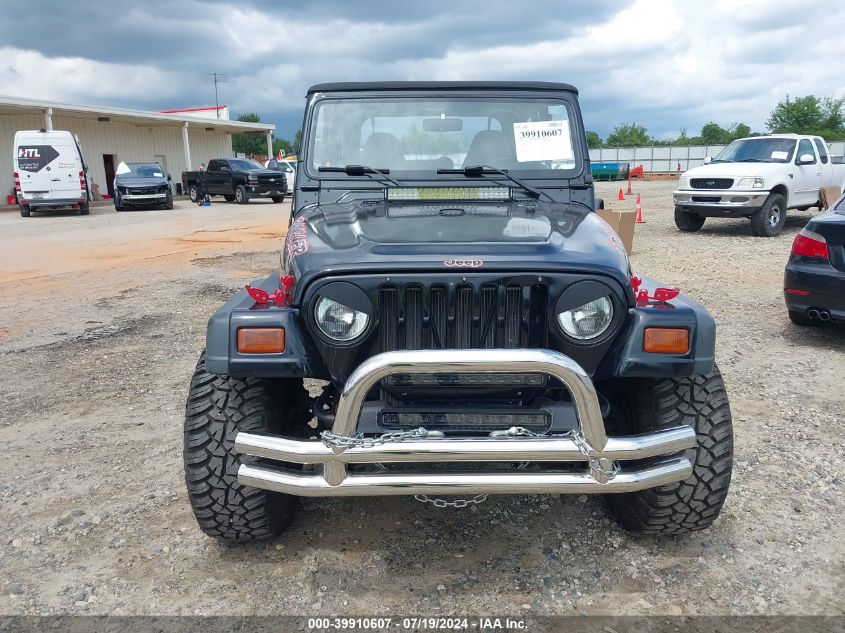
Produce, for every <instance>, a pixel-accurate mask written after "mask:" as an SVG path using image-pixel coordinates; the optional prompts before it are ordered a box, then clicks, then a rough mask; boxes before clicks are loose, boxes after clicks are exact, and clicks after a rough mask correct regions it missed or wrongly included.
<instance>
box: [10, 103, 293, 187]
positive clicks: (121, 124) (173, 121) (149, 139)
mask: <svg viewBox="0 0 845 633" xmlns="http://www.w3.org/2000/svg"><path fill="white" fill-rule="evenodd" d="M211 116H215V114H212V115H211ZM40 129H45V130H69V131H70V132H72V133H74V134H76V135H77V136H78V137H79V141H80V144H81V146H82V151H83V153H84V154H85V160H86V162H87V164H88V177H89V180H90V182H91V183H96V184H97V185H98V186H99V190H100V193H106V192H108V193H109V194H112V193H113V191H112V187H113V184H112V181H113V180H114V170H115V169H116V168H117V166H118V165H119V164H120V162H121V161H126V162H147V161H150V162H158V163H159V164H161V166H162V168H164V169H165V170H166V171H167V172H168V173H170V174H172V176H173V183H174V185H175V184H176V183H178V182H180V179H181V175H182V172H183V171H186V170H191V169H196V168H197V166H198V165H199V164H200V163H208V161H209V160H211V159H212V158H228V157H231V156H232V134H234V133H255V134H265V135H266V136H267V154H268V155H270V154H272V152H273V150H272V144H273V137H272V134H273V130H275V129H276V126H275V125H272V124H267V123H243V122H240V121H228V120H225V119H222V118H221V119H216V118H214V119H212V118H210V117H209V116H208V115H207V114H206V115H205V116H201V115H199V113H198V111H197V110H187V111H180V112H147V111H143V110H126V109H123V108H109V107H100V106H81V105H68V104H65V103H53V102H50V101H40V100H37V99H23V98H19V97H3V96H0V194H2V195H0V200H2V199H3V198H5V196H6V194H8V193H10V192H12V190H13V186H14V178H13V174H14V157H13V156H12V154H13V150H14V139H15V132H17V131H18V130H40Z"/></svg>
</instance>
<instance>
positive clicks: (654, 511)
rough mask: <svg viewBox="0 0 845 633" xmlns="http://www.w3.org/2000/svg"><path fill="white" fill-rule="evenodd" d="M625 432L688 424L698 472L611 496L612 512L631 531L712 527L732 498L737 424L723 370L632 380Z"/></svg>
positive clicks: (664, 531) (692, 457)
mask: <svg viewBox="0 0 845 633" xmlns="http://www.w3.org/2000/svg"><path fill="white" fill-rule="evenodd" d="M625 382H627V383H629V384H628V385H627V387H626V388H625V392H624V397H625V399H626V401H627V402H626V405H624V407H625V408H627V415H625V416H623V417H624V418H625V420H627V422H628V423H629V425H628V428H625V429H621V430H622V431H623V432H632V433H647V432H650V431H656V430H658V429H665V428H668V427H672V426H679V425H683V424H688V425H690V426H692V427H693V428H694V429H695V432H696V435H697V437H698V443H697V445H696V446H695V447H694V448H691V449H689V450H687V451H685V453H684V454H685V455H686V456H687V458H689V460H690V462H691V463H692V467H693V473H692V475H691V476H690V477H689V478H687V479H685V480H684V481H680V482H676V483H673V484H667V485H665V486H659V487H657V488H650V489H647V490H642V491H639V492H627V493H623V494H615V495H606V497H605V498H606V500H607V503H608V505H609V506H610V509H611V510H612V511H613V514H614V515H615V516H616V518H617V519H618V520H619V522H620V523H621V524H622V525H623V526H624V527H625V528H626V529H628V530H630V531H632V532H637V533H640V534H650V535H666V534H683V533H685V532H694V531H697V530H702V529H704V528H706V527H709V526H710V525H711V524H712V523H713V521H715V520H716V517H718V516H719V512H720V511H721V510H722V504H723V503H724V502H725V497H727V494H728V487H729V486H730V482H731V469H732V467H733V424H732V421H731V410H730V405H729V404H728V395H727V392H726V391H725V384H724V382H723V381H722V375H721V374H720V373H719V370H718V368H716V367H714V368H713V371H711V372H710V373H707V374H699V375H696V376H691V377H688V378H680V379H658V380H637V381H633V380H629V381H625Z"/></svg>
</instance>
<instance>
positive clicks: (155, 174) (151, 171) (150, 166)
mask: <svg viewBox="0 0 845 633" xmlns="http://www.w3.org/2000/svg"><path fill="white" fill-rule="evenodd" d="M116 173H117V175H118V176H136V177H138V178H164V172H163V171H162V170H161V167H159V165H158V164H157V163H120V165H118V166H117V171H116Z"/></svg>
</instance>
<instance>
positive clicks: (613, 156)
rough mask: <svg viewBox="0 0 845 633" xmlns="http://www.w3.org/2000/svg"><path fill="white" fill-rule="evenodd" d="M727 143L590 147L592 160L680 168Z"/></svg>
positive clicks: (835, 147) (843, 145) (839, 145)
mask: <svg viewBox="0 0 845 633" xmlns="http://www.w3.org/2000/svg"><path fill="white" fill-rule="evenodd" d="M828 147H829V152H830V154H831V156H842V155H843V154H845V141H838V142H836V143H829V144H828ZM724 148H725V145H677V146H675V145H673V146H671V147H665V146H655V145H651V146H648V147H602V148H600V149H591V150H590V162H592V163H629V164H630V165H631V167H632V168H633V167H635V166H637V165H642V166H643V171H646V172H664V173H666V172H677V171H679V170H680V171H686V170H687V169H692V168H693V167H698V166H699V165H701V164H702V163H703V162H704V158H705V157H706V156H716V154H718V153H719V152H721V151H722V149H724Z"/></svg>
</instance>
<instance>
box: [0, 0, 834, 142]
mask: <svg viewBox="0 0 845 633" xmlns="http://www.w3.org/2000/svg"><path fill="white" fill-rule="evenodd" d="M187 2H188V4H185V5H184V6H182V9H178V8H175V7H174V10H173V11H172V12H171V14H170V15H168V16H167V17H166V18H162V16H161V15H160V14H159V12H157V11H156V10H155V7H154V5H149V6H148V5H145V4H141V5H137V6H136V8H134V9H131V10H129V11H127V12H125V13H123V14H120V15H115V16H114V17H113V22H114V24H113V29H117V28H118V27H119V28H120V29H124V30H125V29H135V30H136V31H137V32H140V33H149V34H150V37H153V34H154V36H155V37H156V38H159V39H157V40H156V41H155V42H153V43H151V44H150V45H149V46H147V47H144V46H139V45H138V44H136V45H135V47H136V48H137V49H139V50H131V51H126V50H123V49H121V52H122V53H124V54H123V55H121V56H120V59H121V60H123V61H122V62H114V61H108V59H109V58H108V56H105V57H104V58H103V59H101V60H99V61H95V60H93V59H87V58H84V57H79V56H58V55H53V56H50V55H46V54H44V53H43V52H39V51H33V50H23V49H22V48H20V47H17V48H16V47H14V46H10V45H7V46H6V47H5V48H2V49H0V60H3V61H2V62H0V82H2V83H0V85H2V86H3V88H2V89H0V91H2V92H12V93H13V94H17V95H20V96H29V97H44V98H51V99H56V100H60V101H70V102H79V103H92V102H97V103H103V104H114V105H126V106H133V105H134V106H137V107H153V105H152V104H157V105H158V107H166V106H171V107H177V106H183V105H184V106H188V105H200V104H204V103H208V101H209V100H210V99H213V93H212V92H211V91H210V88H209V87H208V86H207V85H205V84H204V77H203V74H204V73H206V72H212V71H223V72H227V73H228V74H229V83H228V84H226V85H224V86H223V88H222V91H221V95H222V96H221V102H225V103H227V104H228V105H229V106H230V107H231V108H232V110H233V111H234V112H236V113H237V112H245V111H256V112H258V113H259V114H261V115H262V118H263V119H264V120H267V119H268V118H270V119H271V120H272V118H273V117H278V116H282V115H284V116H285V117H287V119H288V120H293V119H296V118H297V115H298V114H299V112H301V108H302V106H303V104H304V100H303V96H304V93H305V91H306V89H307V88H308V86H309V85H311V84H313V83H318V82H322V81H350V80H379V79H385V80H387V79H442V80H450V79H456V80H460V79H532V80H548V81H565V82H569V83H573V84H575V85H576V86H578V88H579V89H580V91H581V95H582V99H583V102H584V103H585V110H586V116H587V123H588V127H591V128H595V129H598V130H599V131H602V132H603V133H606V132H607V131H608V130H609V128H611V127H612V126H613V125H615V124H617V123H621V122H627V121H633V120H636V121H639V122H641V123H645V124H646V125H647V127H648V128H649V130H650V132H651V133H652V134H653V135H655V136H665V135H667V134H676V133H677V131H678V130H679V129H680V128H687V130H688V132H689V133H690V134H694V133H696V132H697V131H698V129H699V128H700V126H701V125H702V124H704V123H706V122H708V121H711V120H713V121H716V122H718V123H720V124H723V125H729V124H731V123H734V122H739V121H742V122H745V123H748V124H749V125H751V126H752V128H754V129H755V130H763V129H764V125H765V120H766V118H767V116H768V114H769V112H770V111H771V110H772V108H773V107H774V106H775V104H776V103H777V102H778V101H779V100H780V99H782V98H783V96H784V95H785V94H787V93H789V94H790V95H793V96H800V95H805V94H816V95H818V96H823V95H835V96H845V82H843V81H842V78H843V77H842V71H841V68H842V64H841V62H840V60H841V59H843V58H845V38H843V37H842V34H841V33H840V32H839V30H838V29H836V28H833V27H834V26H835V25H837V24H843V23H845V4H843V3H841V2H830V3H824V2H822V3H819V2H813V1H811V0H742V1H740V2H737V1H736V0H730V1H729V0H718V2H715V3H707V2H685V1H682V0H636V1H635V2H633V3H632V4H630V5H628V6H626V7H624V8H622V9H621V10H619V11H617V12H616V13H612V12H607V11H596V12H595V16H596V17H595V19H594V20H593V21H592V22H590V23H587V25H586V26H584V27H581V28H578V29H573V28H571V27H572V24H571V23H570V22H569V21H567V17H566V16H565V15H562V14H560V13H557V14H555V12H551V13H549V12H548V11H547V12H546V13H545V14H544V15H545V16H546V17H547V18H548V19H544V23H543V24H542V25H541V27H542V28H541V27H540V26H538V27H537V28H526V25H524V24H520V25H513V27H512V25H509V24H505V23H504V18H500V19H499V23H498V24H497V20H496V14H495V11H497V9H496V8H495V5H491V7H492V8H491V9H490V11H493V12H494V13H493V14H490V13H489V12H488V13H486V14H485V15H484V16H483V17H484V24H487V25H490V26H489V27H488V28H489V29H497V30H496V31H495V32H494V31H490V32H489V33H487V34H485V33H483V32H481V31H480V30H479V29H480V28H481V27H478V26H475V27H474V26H473V24H474V23H473V22H472V19H471V16H468V15H465V14H460V13H455V12H451V11H450V12H446V11H445V10H440V11H439V12H438V11H432V12H431V13H430V15H426V17H425V18H424V19H422V20H404V21H403V20H402V19H401V16H400V18H399V19H396V20H395V21H393V22H391V23H388V22H387V21H384V20H382V18H381V17H380V15H379V14H378V12H375V13H376V15H378V16H379V17H376V18H375V19H374V18H373V17H372V15H371V16H370V18H369V19H365V18H360V19H359V18H355V17H350V16H354V15H355V13H354V12H347V13H346V15H330V16H327V17H325V18H323V19H319V20H317V19H314V16H313V15H309V14H307V13H306V12H303V11H289V12H287V13H284V14H282V15H281V17H280V14H279V11H280V9H279V7H273V8H271V9H268V10H263V9H260V8H255V7H251V6H249V4H248V3H239V4H237V5H235V4H226V3H209V4H202V5H193V4H191V2H190V0H187ZM499 11H500V13H501V15H504V13H503V12H502V11H504V10H503V9H500V10H499ZM400 13H401V11H400ZM420 13H422V12H420ZM456 15H457V16H458V17H457V18H456ZM509 15H511V16H512V15H513V14H509ZM391 17H395V16H394V15H393V14H391ZM535 17H536V16H535ZM456 19H460V20H461V21H462V23H463V22H465V23H466V27H465V28H464V29H462V28H461V25H460V24H456V23H455V20H456ZM511 19H512V17H511ZM532 19H533V18H532ZM517 27H518V28H524V29H525V30H524V31H521V30H517ZM115 32H117V31H115ZM120 32H124V31H120ZM496 33H501V34H502V36H501V37H497V36H496ZM514 33H518V34H519V36H518V37H517V36H516V35H514ZM557 33H559V35H557ZM485 35H486V36H485ZM520 39H521V40H522V41H520ZM482 41H483V42H484V44H479V42H482ZM111 45H112V46H120V45H122V43H121V42H120V40H114V41H113V42H112V44H111ZM157 46H164V47H165V48H166V49H167V50H168V51H174V52H173V54H172V55H170V56H169V57H168V58H167V59H165V60H164V61H160V60H161V56H155V55H154V54H153V51H152V48H153V47H157ZM127 52H128V53H130V54H128V55H127V54H125V53H127ZM114 53H116V51H115V52H113V54H114ZM133 55H134V57H133ZM135 58H137V61H134V59H135ZM153 59H155V60H156V61H155V62H153V61H146V60H153Z"/></svg>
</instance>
